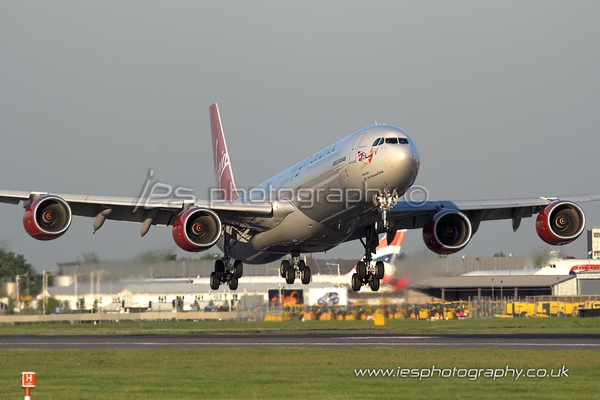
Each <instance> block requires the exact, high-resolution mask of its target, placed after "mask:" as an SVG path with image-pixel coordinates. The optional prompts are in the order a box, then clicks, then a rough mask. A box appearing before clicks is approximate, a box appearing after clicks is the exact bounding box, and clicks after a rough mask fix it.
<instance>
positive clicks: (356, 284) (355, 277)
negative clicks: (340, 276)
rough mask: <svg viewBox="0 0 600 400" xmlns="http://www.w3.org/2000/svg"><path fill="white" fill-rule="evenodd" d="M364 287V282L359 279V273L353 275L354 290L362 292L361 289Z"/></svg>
mask: <svg viewBox="0 0 600 400" xmlns="http://www.w3.org/2000/svg"><path fill="white" fill-rule="evenodd" d="M361 286H362V282H361V281H360V278H359V277H358V273H356V272H355V273H353V274H352V290H354V291H355V292H358V291H359V290H360V287H361Z"/></svg>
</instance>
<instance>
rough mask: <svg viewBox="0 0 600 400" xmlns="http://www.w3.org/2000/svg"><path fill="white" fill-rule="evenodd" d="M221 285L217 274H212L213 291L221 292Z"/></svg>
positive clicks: (211, 284)
mask: <svg viewBox="0 0 600 400" xmlns="http://www.w3.org/2000/svg"><path fill="white" fill-rule="evenodd" d="M220 284H221V283H220V282H219V278H217V273H216V272H214V271H213V272H212V273H211V274H210V288H211V289H212V290H219V285H220Z"/></svg>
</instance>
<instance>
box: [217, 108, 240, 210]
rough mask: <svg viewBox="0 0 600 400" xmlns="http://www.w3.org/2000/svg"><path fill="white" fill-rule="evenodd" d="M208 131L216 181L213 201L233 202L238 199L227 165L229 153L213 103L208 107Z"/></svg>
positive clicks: (228, 164) (231, 174)
mask: <svg viewBox="0 0 600 400" xmlns="http://www.w3.org/2000/svg"><path fill="white" fill-rule="evenodd" d="M210 130H211V133H212V144H213V157H214V163H215V181H216V185H217V187H216V189H217V190H216V191H215V193H216V199H215V200H235V199H237V198H238V197H239V195H238V192H237V189H236V186H235V180H234V179H233V171H232V170H231V164H230V163H229V152H228V151H227V143H226V142H225V135H224V134H223V125H222V124H221V114H220V113H219V106H218V105H217V104H216V103H215V104H213V105H212V106H210Z"/></svg>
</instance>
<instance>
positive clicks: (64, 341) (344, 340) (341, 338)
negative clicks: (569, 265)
mask: <svg viewBox="0 0 600 400" xmlns="http://www.w3.org/2000/svg"><path fill="white" fill-rule="evenodd" d="M286 346H287V347H324V348H343V347H374V346H384V347H406V348H469V347H471V348H473V347H478V348H484V347H494V348H499V349H546V350H549V349H562V350H566V349H578V350H582V349H591V350H599V349H600V335H567V334H557V335H524V334H510V335H406V334H393V333H383V334H373V333H365V332H353V331H336V332H329V333H319V332H310V333H306V332H301V333H298V332H278V333H268V334H254V335H247V334H216V335H212V334H210V335H26V336H23V335H21V336H17V335H3V336H0V350H1V349H45V350H48V349H81V350H85V349H159V348H189V349H201V348H235V347H239V348H242V347H286Z"/></svg>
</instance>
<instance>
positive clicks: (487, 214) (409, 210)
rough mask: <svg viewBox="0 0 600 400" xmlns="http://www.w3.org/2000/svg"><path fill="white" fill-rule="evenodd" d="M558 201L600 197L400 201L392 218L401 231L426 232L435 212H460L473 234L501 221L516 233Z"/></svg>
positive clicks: (597, 196) (578, 200) (393, 209)
mask: <svg viewBox="0 0 600 400" xmlns="http://www.w3.org/2000/svg"><path fill="white" fill-rule="evenodd" d="M557 200H559V201H567V202H573V203H583V202H589V201H599V200H600V194H597V193H596V194H585V195H574V196H561V197H529V198H520V199H498V200H437V201H436V200H432V201H422V202H410V201H399V202H398V203H397V204H396V206H394V207H393V208H392V209H391V210H390V211H389V218H390V219H391V220H392V221H393V222H394V224H395V225H394V226H395V228H397V229H418V228H423V227H424V225H425V223H426V222H427V221H428V220H429V219H430V218H431V215H432V214H434V213H435V212H437V211H441V210H444V209H446V210H456V211H461V212H463V213H464V214H465V215H466V216H467V217H469V219H470V220H471V223H472V225H473V233H475V232H476V231H477V229H478V227H479V223H480V222H481V221H491V220H500V219H511V220H512V221H513V229H514V230H515V231H516V230H517V229H518V227H519V224H520V222H521V218H527V217H531V216H532V215H533V214H537V213H539V212H540V211H541V210H543V209H544V208H545V207H546V206H548V205H549V204H550V203H552V202H554V201H557Z"/></svg>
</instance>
